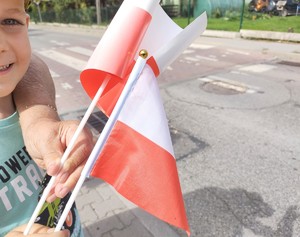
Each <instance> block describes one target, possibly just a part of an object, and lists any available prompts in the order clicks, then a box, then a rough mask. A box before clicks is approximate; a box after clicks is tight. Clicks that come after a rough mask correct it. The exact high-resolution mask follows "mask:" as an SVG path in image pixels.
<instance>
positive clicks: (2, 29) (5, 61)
mask: <svg viewBox="0 0 300 237" xmlns="http://www.w3.org/2000/svg"><path fill="white" fill-rule="evenodd" d="M28 23H29V16H28V15H27V14H26V12H25V9H24V1H23V0H0V97H4V96H7V95H9V94H10V93H12V91H13V90H14V88H15V87H16V85H17V84H18V82H19V81H20V80H21V79H22V77H23V75H24V74H25V72H26V70H27V68H28V66H29V63H30V58H31V48H30V43H29V38H28Z"/></svg>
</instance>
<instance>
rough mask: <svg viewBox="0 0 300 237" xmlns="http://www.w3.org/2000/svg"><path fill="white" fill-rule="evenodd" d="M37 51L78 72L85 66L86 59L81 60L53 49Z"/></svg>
mask: <svg viewBox="0 0 300 237" xmlns="http://www.w3.org/2000/svg"><path fill="white" fill-rule="evenodd" d="M38 53H39V54H41V55H43V56H44V57H46V58H50V59H52V60H54V61H56V62H58V63H61V64H63V65H66V66H68V67H70V68H73V69H75V70H77V71H80V72H81V71H82V70H83V69H84V68H85V66H86V64H87V61H83V60H80V59H77V58H74V57H71V56H68V55H66V54H63V53H60V52H57V51H54V50H44V51H39V52H38Z"/></svg>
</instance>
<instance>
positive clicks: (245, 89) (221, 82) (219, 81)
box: [199, 76, 262, 94]
mask: <svg viewBox="0 0 300 237" xmlns="http://www.w3.org/2000/svg"><path fill="white" fill-rule="evenodd" d="M199 80H200V81H203V82H209V83H212V84H214V85H217V86H220V87H223V88H227V89H232V90H235V91H238V92H241V93H248V94H254V93H257V92H258V91H262V90H261V89H260V88H258V87H256V86H252V85H248V84H245V83H241V82H238V81H233V80H229V79H227V78H224V77H219V76H209V77H204V78H199Z"/></svg>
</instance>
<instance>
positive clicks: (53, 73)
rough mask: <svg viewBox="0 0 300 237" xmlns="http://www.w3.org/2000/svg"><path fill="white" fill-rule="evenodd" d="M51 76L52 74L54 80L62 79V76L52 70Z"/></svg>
mask: <svg viewBox="0 0 300 237" xmlns="http://www.w3.org/2000/svg"><path fill="white" fill-rule="evenodd" d="M50 74H51V76H52V78H56V77H60V75H59V74H58V73H56V72H54V71H53V70H51V69H50Z"/></svg>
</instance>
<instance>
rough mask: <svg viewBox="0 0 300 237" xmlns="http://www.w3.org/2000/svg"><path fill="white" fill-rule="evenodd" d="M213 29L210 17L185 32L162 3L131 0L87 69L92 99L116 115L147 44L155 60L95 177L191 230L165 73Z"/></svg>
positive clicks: (85, 78)
mask: <svg viewBox="0 0 300 237" xmlns="http://www.w3.org/2000/svg"><path fill="white" fill-rule="evenodd" d="M205 28H206V15H205V14H203V15H201V16H200V17H199V18H197V19H196V20H194V21H193V22H192V24H190V25H189V26H188V27H186V28H185V29H183V30H182V29H181V28H180V27H178V26H177V25H176V24H175V23H174V22H173V21H172V20H171V19H170V18H169V17H168V16H167V15H166V13H165V12H164V11H163V9H162V8H161V7H160V6H159V0H125V1H124V2H123V4H122V6H121V7H120V9H119V11H118V12H117V14H116V16H115V17H114V19H113V21H112V22H111V24H110V26H109V27H108V29H107V30H106V32H105V35H104V36H103V38H102V39H101V41H100V42H99V44H98V46H97V48H96V49H95V51H94V53H93V55H92V56H91V58H90V60H89V62H88V64H87V67H86V69H85V70H84V71H83V72H82V73H81V76H80V77H81V82H82V85H83V87H84V88H85V90H86V92H87V93H88V94H89V96H90V97H91V98H93V97H94V96H95V94H96V93H97V90H98V89H99V87H100V86H101V84H102V83H103V81H107V80H108V84H107V86H106V87H105V89H104V91H103V93H102V96H101V98H100V99H99V101H98V107H99V108H100V109H101V110H102V111H103V112H104V113H105V114H106V115H107V116H110V115H111V113H112V111H113V109H114V107H115V104H116V102H117V100H118V99H119V96H120V93H121V92H122V90H123V87H124V85H125V84H126V81H127V79H128V77H129V75H130V73H131V70H132V67H133V65H134V63H135V60H136V58H137V56H138V52H139V50H140V49H146V50H147V51H148V52H149V55H150V58H149V59H148V61H147V65H146V66H145V68H144V70H143V71H142V73H141V75H140V77H139V79H138V81H137V83H136V85H135V86H134V88H132V91H131V93H130V95H129V97H128V99H127V100H126V102H125V104H124V106H123V108H122V110H121V112H120V114H119V117H118V119H117V121H116V123H115V125H114V127H113V129H112V131H111V133H110V135H109V137H108V139H107V141H106V143H105V145H104V147H103V149H102V151H101V152H100V151H99V152H100V155H99V157H98V159H97V160H96V162H95V164H94V166H93V168H92V170H91V173H90V175H91V176H94V177H98V178H101V179H102V180H104V181H106V182H107V183H109V184H111V185H112V186H113V187H114V188H115V189H116V190H117V191H118V192H119V193H120V194H121V195H123V196H124V197H125V198H127V199H128V200H130V201H131V202H133V203H134V204H136V205H137V206H139V207H140V208H142V209H144V210H146V211H147V212H149V213H151V214H152V215H154V216H156V217H158V218H160V219H161V220H163V221H165V222H168V223H169V224H171V225H174V226H176V227H178V228H182V229H184V230H185V231H186V232H187V233H188V234H189V233H190V230H189V226H188V221H187V217H186V212H185V208H184V202H183V197H182V192H181V188H180V183H179V178H178V172H177V167H176V160H175V157H174V152H173V147H172V143H171V138H170V132H169V128H168V123H167V119H166V115H165V112H164V108H163V105H162V101H161V98H160V93H159V88H158V84H157V77H158V75H159V74H160V73H161V72H163V70H164V69H165V68H166V67H167V66H168V65H169V64H170V63H171V62H173V61H174V60H175V59H176V57H177V56H179V55H180V54H181V52H182V51H183V50H184V49H185V48H186V47H188V45H189V44H190V43H192V41H193V40H194V39H195V38H196V37H198V36H199V35H200V34H201V33H202V32H203V31H204V30H205Z"/></svg>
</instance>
